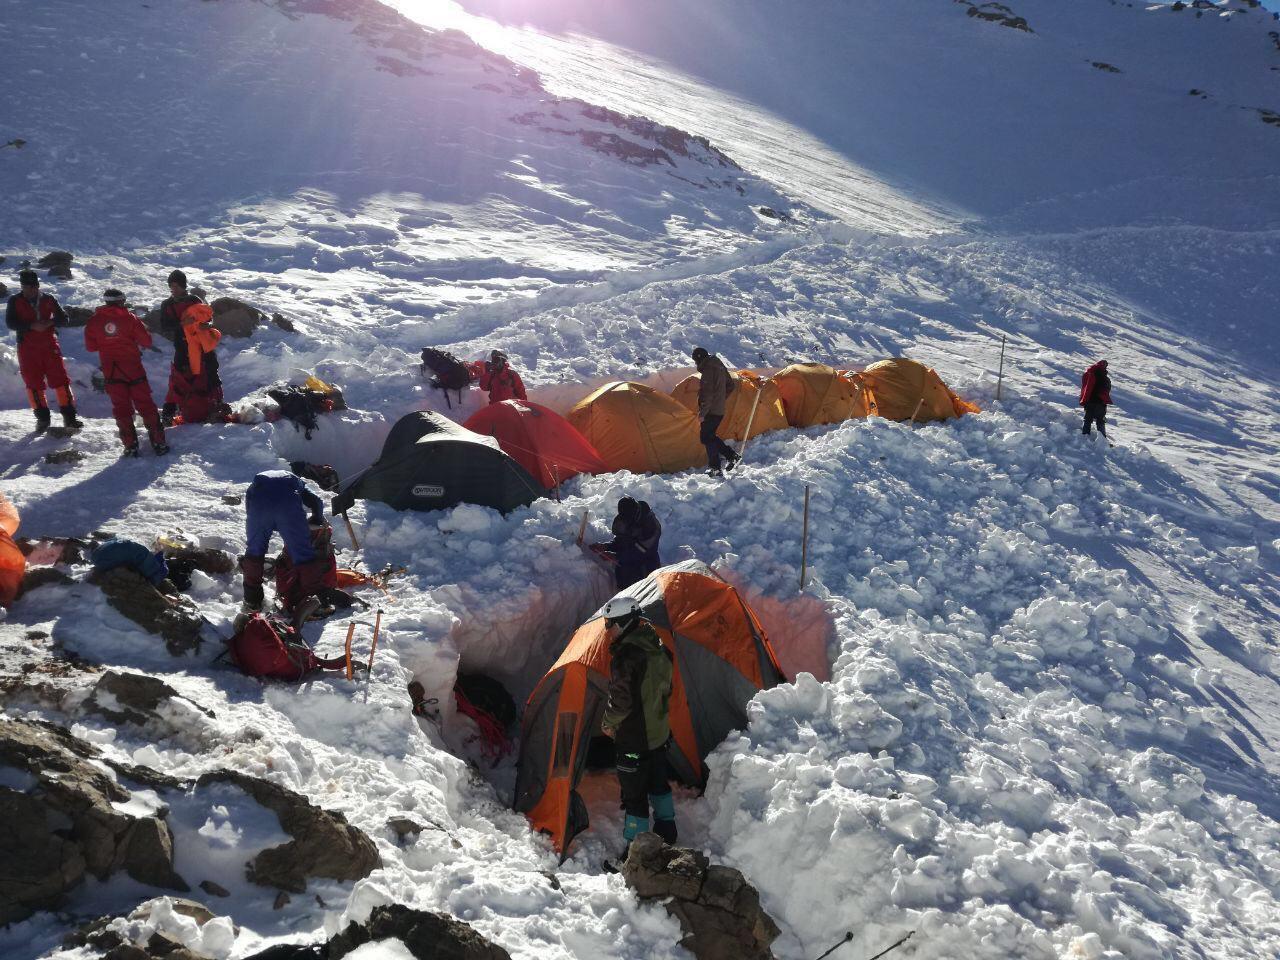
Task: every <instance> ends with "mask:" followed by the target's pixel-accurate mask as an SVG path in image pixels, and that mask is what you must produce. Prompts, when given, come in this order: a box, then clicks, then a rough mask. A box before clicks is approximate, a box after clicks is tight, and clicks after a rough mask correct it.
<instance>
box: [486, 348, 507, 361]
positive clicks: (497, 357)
mask: <svg viewBox="0 0 1280 960" xmlns="http://www.w3.org/2000/svg"><path fill="white" fill-rule="evenodd" d="M489 362H490V363H506V362H507V355H506V354H505V353H503V352H502V351H501V350H494V351H492V352H491V353H490V354H489Z"/></svg>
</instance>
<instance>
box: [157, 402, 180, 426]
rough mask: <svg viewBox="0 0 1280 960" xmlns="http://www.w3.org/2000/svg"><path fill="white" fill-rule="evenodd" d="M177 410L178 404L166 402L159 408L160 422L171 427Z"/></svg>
mask: <svg viewBox="0 0 1280 960" xmlns="http://www.w3.org/2000/svg"><path fill="white" fill-rule="evenodd" d="M177 412H178V405H177V404H176V403H166V404H165V405H164V406H163V407H161V408H160V423H161V424H163V425H164V426H166V427H172V426H173V418H174V415H175V414H177Z"/></svg>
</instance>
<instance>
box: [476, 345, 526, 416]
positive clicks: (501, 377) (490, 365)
mask: <svg viewBox="0 0 1280 960" xmlns="http://www.w3.org/2000/svg"><path fill="white" fill-rule="evenodd" d="M480 389H481V390H488V391H489V402H490V403H501V402H502V401H503V400H528V399H529V397H528V395H527V394H526V393H525V392H524V382H523V381H522V380H521V379H520V374H518V373H516V372H515V371H514V370H512V369H511V367H510V365H508V363H507V355H506V354H505V353H503V352H502V351H501V350H494V351H493V352H492V353H490V354H489V359H488V360H486V361H485V364H484V372H482V373H481V374H480Z"/></svg>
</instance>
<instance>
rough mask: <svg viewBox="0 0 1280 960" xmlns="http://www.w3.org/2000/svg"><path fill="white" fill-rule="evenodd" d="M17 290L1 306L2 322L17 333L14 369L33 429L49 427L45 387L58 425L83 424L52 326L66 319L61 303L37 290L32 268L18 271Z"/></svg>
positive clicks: (75, 427) (39, 430) (73, 427)
mask: <svg viewBox="0 0 1280 960" xmlns="http://www.w3.org/2000/svg"><path fill="white" fill-rule="evenodd" d="M18 284H19V286H20V287H21V289H20V291H19V292H18V293H15V294H14V295H13V296H11V297H10V298H9V302H8V303H7V304H6V306H5V312H4V322H5V326H7V327H8V328H9V329H10V330H13V331H14V332H15V333H17V335H18V372H19V373H20V374H21V375H22V382H23V384H24V385H25V386H26V388H27V399H28V400H29V401H30V402H31V409H32V411H33V412H34V413H35V415H36V432H37V433H43V432H44V431H45V430H48V429H49V418H50V413H49V404H48V401H47V400H46V399H45V389H46V387H47V389H49V390H52V391H53V392H54V393H55V394H57V397H58V408H59V412H61V414H62V425H63V427H64V428H66V429H67V430H78V429H79V428H80V427H83V426H84V423H83V421H81V420H80V418H79V417H77V416H76V398H75V395H74V394H73V393H72V392H71V378H70V377H68V376H67V365H66V364H65V363H63V361H62V347H61V345H60V344H59V343H58V334H57V333H56V332H55V330H54V328H55V327H58V326H66V325H67V324H68V323H69V322H70V321H69V320H68V319H67V314H66V312H65V311H64V310H63V309H62V305H61V304H60V303H58V301H57V300H56V299H54V297H52V296H50V295H49V294H47V293H41V292H40V277H39V276H38V275H37V274H36V272H35V271H34V270H23V271H21V272H20V273H19V274H18Z"/></svg>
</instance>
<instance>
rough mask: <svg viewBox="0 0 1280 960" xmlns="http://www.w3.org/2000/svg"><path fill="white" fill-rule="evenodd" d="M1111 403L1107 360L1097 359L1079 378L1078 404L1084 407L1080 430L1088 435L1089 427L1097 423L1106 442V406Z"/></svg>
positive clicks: (1108, 439)
mask: <svg viewBox="0 0 1280 960" xmlns="http://www.w3.org/2000/svg"><path fill="white" fill-rule="evenodd" d="M1110 403H1111V377H1110V376H1109V375H1108V373H1107V361H1105V360H1099V361H1098V362H1097V363H1095V364H1094V365H1093V366H1091V367H1090V368H1089V369H1088V370H1086V371H1085V372H1084V376H1083V377H1081V378H1080V406H1082V407H1084V427H1083V429H1082V430H1081V431H1080V432H1081V433H1083V434H1085V436H1089V434H1090V432H1091V431H1090V429H1089V428H1090V427H1091V426H1092V425H1093V424H1094V423H1097V425H1098V432H1099V433H1100V434H1102V436H1103V438H1104V439H1106V440H1107V442H1108V443H1110V442H1111V440H1110V438H1108V437H1107V406H1108V404H1110Z"/></svg>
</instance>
